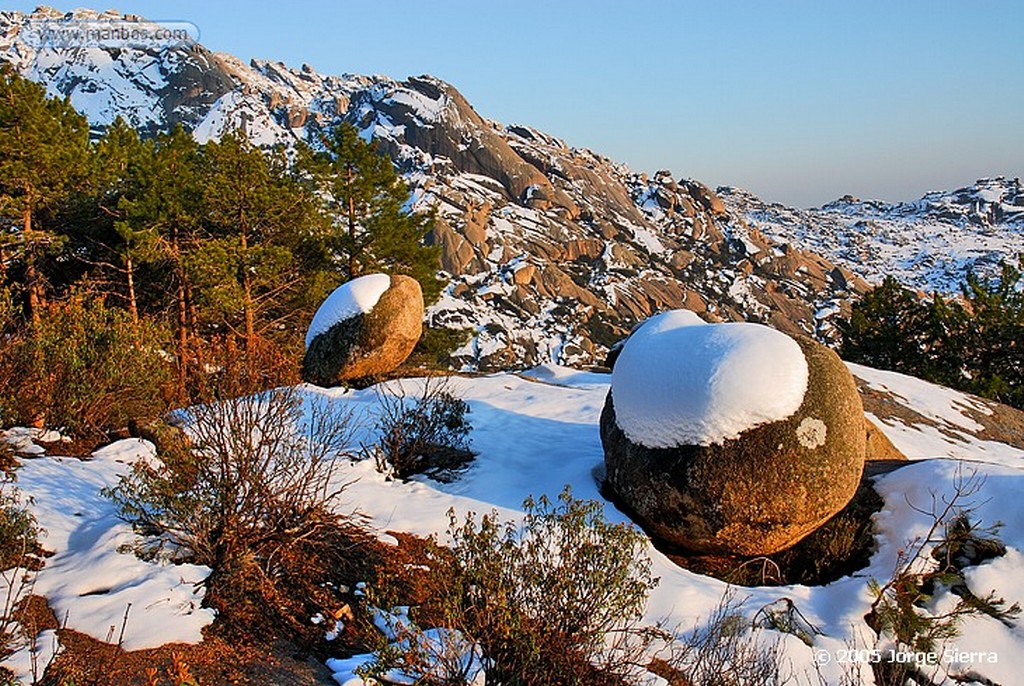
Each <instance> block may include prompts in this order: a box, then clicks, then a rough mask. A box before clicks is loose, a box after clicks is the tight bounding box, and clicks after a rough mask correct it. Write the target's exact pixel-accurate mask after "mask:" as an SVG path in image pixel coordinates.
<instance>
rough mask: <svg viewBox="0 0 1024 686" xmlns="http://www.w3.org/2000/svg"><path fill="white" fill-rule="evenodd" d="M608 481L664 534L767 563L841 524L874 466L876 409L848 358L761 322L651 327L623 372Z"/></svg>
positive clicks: (633, 345) (608, 414)
mask: <svg viewBox="0 0 1024 686" xmlns="http://www.w3.org/2000/svg"><path fill="white" fill-rule="evenodd" d="M601 440H602V443H603V446H604V451H605V467H606V470H607V483H608V485H609V486H610V488H611V489H612V490H613V491H614V492H615V494H616V496H617V497H618V498H619V499H620V500H621V501H622V502H623V504H624V505H626V506H627V507H628V508H629V509H630V510H631V511H633V512H634V513H635V518H636V520H637V521H638V523H640V524H642V525H643V526H644V528H645V529H646V530H647V531H648V533H650V534H651V535H653V536H656V537H657V538H659V539H661V540H663V541H668V542H670V543H672V544H675V545H678V546H682V547H684V548H687V549H689V550H693V551H697V552H701V553H712V554H733V555H747V556H753V555H768V554H771V553H774V552H777V551H779V550H783V549H785V548H788V547H789V546H791V545H793V544H795V543H796V542H797V541H799V540H800V539H801V538H803V537H804V536H806V535H807V534H809V533H811V532H812V531H814V530H815V529H816V528H817V527H819V526H820V525H821V524H823V523H824V522H825V521H827V520H828V519H829V518H830V517H832V516H833V515H835V514H836V513H837V512H839V511H840V510H841V509H842V508H843V507H844V506H845V505H846V504H847V503H848V502H849V501H850V498H852V497H853V494H854V492H855V491H856V490H857V486H858V484H859V483H860V477H861V472H862V471H863V467H864V455H865V430H864V411H863V408H862V407H861V402H860V396H859V395H858V392H857V386H856V384H855V383H854V380H853V377H852V376H851V375H850V372H849V371H848V370H847V369H846V367H845V366H844V365H843V363H842V361H841V360H840V359H839V357H838V356H836V354H835V353H834V352H832V351H831V350H828V349H827V348H825V347H824V346H821V345H820V344H817V343H815V342H813V341H811V340H810V339H807V338H801V339H800V340H799V341H796V340H794V339H792V338H789V337H788V336H786V335H785V334H782V333H779V332H777V331H773V330H771V329H768V328H767V327H764V326H760V325H756V324H703V323H700V321H699V320H698V319H697V318H696V316H695V315H693V314H692V313H690V312H686V311H673V312H667V313H665V314H662V315H658V316H655V317H652V318H651V319H649V320H648V321H647V322H645V323H644V324H643V325H641V326H640V327H639V328H638V329H637V330H636V331H634V332H633V333H632V335H631V336H630V337H629V339H627V341H626V343H625V345H624V346H623V348H622V352H621V353H620V354H619V356H618V359H617V360H616V361H615V367H614V369H613V371H612V388H611V392H610V393H609V394H608V397H607V399H606V401H605V407H604V411H603V413H602V415H601Z"/></svg>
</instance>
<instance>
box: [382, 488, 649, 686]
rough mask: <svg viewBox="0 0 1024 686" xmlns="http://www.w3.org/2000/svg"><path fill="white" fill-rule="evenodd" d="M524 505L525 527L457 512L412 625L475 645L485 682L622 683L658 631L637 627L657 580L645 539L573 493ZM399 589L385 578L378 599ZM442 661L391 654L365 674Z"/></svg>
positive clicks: (431, 564) (529, 685) (525, 685)
mask: <svg viewBox="0 0 1024 686" xmlns="http://www.w3.org/2000/svg"><path fill="white" fill-rule="evenodd" d="M523 506H524V509H525V510H526V515H525V517H524V519H523V523H522V525H521V526H520V525H517V524H515V523H513V522H501V521H500V520H499V519H498V515H497V513H496V512H492V513H491V514H489V515H484V516H482V517H481V518H480V519H479V520H477V519H476V518H475V517H474V516H473V515H472V513H470V514H468V515H467V516H466V518H465V519H464V520H463V521H462V522H459V520H458V519H457V518H456V516H455V513H454V512H449V518H450V524H449V528H448V539H449V546H447V547H446V546H442V545H440V544H439V543H437V542H436V541H435V542H434V543H433V544H432V546H431V547H430V549H429V550H428V554H427V555H426V562H427V564H426V565H425V566H426V567H427V569H426V570H425V571H422V572H421V573H422V574H423V575H424V577H425V578H424V579H421V580H420V581H421V584H422V586H423V587H425V589H426V590H425V592H424V594H423V595H424V602H423V604H422V605H420V606H419V607H417V608H416V614H415V620H416V624H417V625H419V626H431V625H433V626H440V627H446V628H447V629H454V630H456V631H457V632H458V634H457V635H459V636H461V637H462V638H463V641H464V643H463V644H464V645H465V642H468V644H469V645H476V646H478V647H479V650H480V651H481V652H482V655H483V659H484V663H485V664H487V665H488V666H487V681H488V683H491V682H492V681H493V682H494V683H498V684H520V685H522V686H542V685H549V684H566V685H572V684H581V685H582V684H588V685H599V684H621V683H622V680H623V679H625V678H627V677H628V675H630V674H633V673H635V668H636V666H637V664H636V661H637V659H638V656H640V655H643V654H644V653H645V652H646V648H647V646H648V645H649V644H650V641H651V640H652V639H653V637H654V635H655V634H657V633H658V632H656V631H654V630H652V629H647V628H642V627H640V626H639V624H638V622H639V620H640V617H641V615H642V613H643V609H644V606H645V603H646V599H647V596H648V594H649V592H650V591H651V590H652V589H653V588H654V587H655V585H656V584H657V579H654V578H652V576H651V573H650V567H651V563H650V560H649V559H648V557H647V555H646V554H645V548H646V545H647V539H646V537H645V536H644V535H643V534H642V533H640V532H639V531H637V530H636V529H634V528H633V527H631V526H628V525H624V524H610V523H608V522H607V521H605V520H604V518H603V516H602V512H601V505H600V503H598V502H594V501H580V500H575V499H573V498H572V495H571V493H570V491H569V490H568V489H566V490H565V491H563V493H562V494H561V495H560V496H559V501H558V504H553V503H551V502H550V501H548V499H547V498H544V497H541V498H540V499H539V500H536V501H535V500H533V499H528V500H527V501H526V502H525V503H524V505H523ZM401 587H402V585H401V583H399V581H398V580H397V579H395V578H386V577H385V578H382V579H380V580H379V581H378V584H377V586H376V587H375V588H374V589H372V592H371V593H370V599H371V601H372V602H374V603H375V604H376V605H377V606H378V607H382V606H387V603H388V602H389V601H390V599H391V598H392V597H393V596H394V595H395V594H396V593H397V592H398V589H400V588H401ZM413 630H414V631H416V629H413ZM413 638H414V639H415V637H413ZM435 643H436V642H435ZM407 644H408V645H411V646H413V647H415V646H424V645H430V644H431V641H430V640H411V641H407ZM439 660H441V661H443V660H444V656H438V655H430V654H423V652H422V651H416V650H412V651H404V652H396V651H394V650H391V651H388V650H384V651H382V652H380V653H379V654H378V660H377V662H376V663H375V664H373V665H371V666H370V668H369V669H368V673H369V674H371V675H380V674H383V673H385V672H387V671H388V670H390V669H396V668H397V669H400V670H403V671H406V672H408V673H420V674H423V673H426V672H425V671H424V670H425V669H429V664H430V663H431V662H437V661H439Z"/></svg>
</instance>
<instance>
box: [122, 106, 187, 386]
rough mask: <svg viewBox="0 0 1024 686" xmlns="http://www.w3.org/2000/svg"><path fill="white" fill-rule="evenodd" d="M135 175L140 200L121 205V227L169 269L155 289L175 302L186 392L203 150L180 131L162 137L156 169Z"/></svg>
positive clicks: (149, 167) (181, 376)
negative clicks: (165, 276)
mask: <svg viewBox="0 0 1024 686" xmlns="http://www.w3.org/2000/svg"><path fill="white" fill-rule="evenodd" d="M136 171H137V172H138V176H137V177H136V179H135V182H136V183H138V188H137V195H134V197H130V198H129V197H122V198H121V199H120V200H119V202H118V208H119V212H121V213H123V214H122V219H121V220H120V221H121V222H122V223H121V224H120V225H119V226H121V227H122V229H123V230H125V231H126V232H127V233H128V235H130V236H131V237H133V238H134V237H142V236H145V237H146V238H145V241H144V244H145V245H146V250H145V255H146V259H147V261H149V262H152V263H159V264H160V265H161V266H162V267H164V268H165V269H166V272H167V276H168V278H167V279H165V280H162V281H161V282H160V283H157V282H154V283H152V284H151V286H152V287H153V288H154V289H158V290H164V289H165V288H167V287H169V292H168V294H169V296H170V298H171V300H172V301H173V303H174V322H175V332H176V337H175V338H176V353H177V361H178V380H179V387H180V391H181V392H184V390H185V385H186V382H187V379H188V375H189V367H190V364H191V354H190V351H189V342H190V340H191V338H192V336H193V332H194V328H195V320H196V314H195V305H194V302H193V288H192V281H193V279H192V272H191V271H190V269H189V262H190V260H191V258H192V255H193V254H194V252H195V250H196V248H197V245H198V244H199V241H200V228H201V219H202V212H201V201H202V193H201V190H202V184H201V181H202V175H201V166H200V155H199V146H198V145H197V144H196V142H195V140H194V139H193V138H192V136H191V135H190V134H189V133H187V132H186V131H185V130H184V129H182V128H181V127H180V126H178V127H175V128H174V130H173V131H171V133H169V134H164V135H161V136H159V137H157V139H156V141H155V144H154V151H153V159H152V164H146V165H144V166H142V167H139V168H138V169H137V170H136Z"/></svg>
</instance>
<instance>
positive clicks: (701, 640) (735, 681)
mask: <svg viewBox="0 0 1024 686" xmlns="http://www.w3.org/2000/svg"><path fill="white" fill-rule="evenodd" d="M742 606H743V601H741V600H737V598H736V595H735V593H734V592H733V591H732V590H728V591H727V592H726V593H725V594H724V595H723V596H722V599H721V600H720V601H719V602H718V605H716V606H715V608H714V609H713V610H712V611H711V613H710V614H709V615H708V617H707V618H706V620H704V621H703V622H701V621H700V620H698V622H697V624H696V625H695V626H694V628H693V629H692V630H690V631H689V632H688V633H685V634H683V635H682V636H680V637H679V638H678V639H677V640H676V641H674V642H673V643H672V645H671V646H669V649H668V652H667V655H666V656H665V657H663V658H661V659H659V660H657V661H656V662H655V663H654V665H653V667H652V671H654V672H656V673H657V674H659V675H660V676H663V677H665V678H666V679H668V680H669V681H670V682H671V683H680V684H687V685H688V686H779V685H780V684H785V683H790V682H791V681H792V675H790V674H786V673H784V669H783V666H784V663H783V659H782V653H781V650H780V646H779V642H778V641H777V640H774V641H770V642H764V641H761V640H759V639H758V637H757V635H756V634H754V632H753V631H752V629H753V623H752V622H751V620H749V619H747V618H746V617H745V616H744V614H743V612H742Z"/></svg>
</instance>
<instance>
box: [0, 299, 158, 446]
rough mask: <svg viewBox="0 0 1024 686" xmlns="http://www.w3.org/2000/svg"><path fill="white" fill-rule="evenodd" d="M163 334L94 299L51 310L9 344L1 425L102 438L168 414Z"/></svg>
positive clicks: (5, 350) (5, 349)
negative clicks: (4, 422)
mask: <svg viewBox="0 0 1024 686" xmlns="http://www.w3.org/2000/svg"><path fill="white" fill-rule="evenodd" d="M163 339H164V332H163V331H162V330H161V329H160V328H159V327H157V326H155V325H154V324H152V323H150V322H144V321H140V322H134V321H132V320H131V318H130V317H129V315H128V313H127V312H125V311H123V310H118V309H113V308H108V307H106V306H105V305H104V304H103V303H102V302H101V301H99V300H92V301H90V300H87V299H84V298H77V297H76V298H72V299H70V300H69V301H68V302H65V303H58V304H53V305H50V306H49V307H47V308H46V309H45V310H44V311H43V312H42V313H41V317H40V320H39V323H38V325H37V326H35V327H33V328H31V329H30V330H29V331H28V332H26V333H23V334H20V335H17V336H12V337H10V338H7V339H6V340H5V341H4V342H3V345H2V348H3V349H2V352H0V355H2V357H3V363H2V367H3V369H4V376H6V377H7V379H6V381H7V383H8V387H7V390H6V393H5V397H4V402H3V405H4V410H5V414H6V415H7V419H8V420H10V421H16V422H19V423H22V424H29V425H40V424H41V425H44V426H50V427H54V428H59V429H61V430H63V431H67V432H70V433H72V434H75V435H77V436H82V437H91V438H100V437H102V436H104V435H106V434H107V433H109V432H111V431H114V430H118V429H122V428H124V427H125V426H127V424H128V421H129V420H130V419H132V418H135V417H145V416H153V415H158V414H160V413H162V412H163V411H164V410H165V409H166V408H167V398H168V394H169V392H170V381H171V377H172V369H171V366H170V364H169V363H168V362H167V360H165V359H164V357H163V356H162V355H161V344H162V343H163V342H164V340H163Z"/></svg>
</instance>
